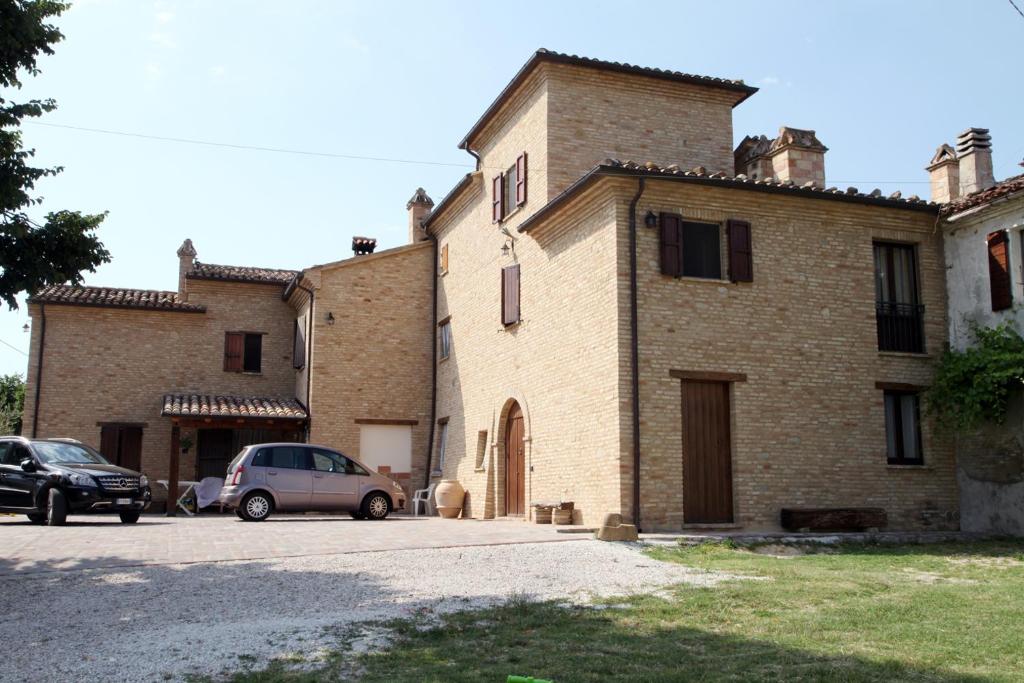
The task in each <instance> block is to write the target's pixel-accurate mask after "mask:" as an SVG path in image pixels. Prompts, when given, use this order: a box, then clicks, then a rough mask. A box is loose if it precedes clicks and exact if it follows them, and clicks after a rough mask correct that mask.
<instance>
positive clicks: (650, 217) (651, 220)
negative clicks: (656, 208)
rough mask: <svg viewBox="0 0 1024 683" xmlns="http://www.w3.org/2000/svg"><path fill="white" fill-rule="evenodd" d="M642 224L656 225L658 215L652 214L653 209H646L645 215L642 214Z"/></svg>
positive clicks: (649, 226) (653, 226)
mask: <svg viewBox="0 0 1024 683" xmlns="http://www.w3.org/2000/svg"><path fill="white" fill-rule="evenodd" d="M644 225H646V226H647V227H648V228H656V227H658V217H657V216H655V215H654V212H653V211H648V212H647V215H646V216H644Z"/></svg>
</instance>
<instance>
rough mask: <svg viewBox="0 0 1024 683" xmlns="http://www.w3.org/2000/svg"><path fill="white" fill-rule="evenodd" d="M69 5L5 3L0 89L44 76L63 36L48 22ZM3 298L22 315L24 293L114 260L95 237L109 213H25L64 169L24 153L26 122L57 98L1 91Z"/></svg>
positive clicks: (1, 8)
mask: <svg viewBox="0 0 1024 683" xmlns="http://www.w3.org/2000/svg"><path fill="white" fill-rule="evenodd" d="M67 8H68V5H67V4H66V3H62V2H52V1H51V0H37V1H35V2H31V1H29V0H0V88H6V89H10V88H21V80H20V79H19V77H18V74H19V72H20V71H25V72H27V73H28V74H29V75H30V76H35V75H36V74H38V73H39V69H38V67H37V66H36V58H37V57H38V56H39V55H40V54H46V55H49V54H53V48H52V47H51V46H52V45H53V44H55V43H58V42H60V41H61V40H63V38H64V36H63V35H62V34H61V32H60V31H58V30H57V28H56V27H55V26H53V25H52V24H48V23H46V20H47V19H49V18H50V17H56V16H60V15H61V14H62V13H63V12H64V11H65V10H66V9H67ZM0 94H2V95H3V96H0V298H2V299H3V300H4V301H5V302H6V303H7V305H8V306H9V307H10V308H17V302H16V300H15V296H16V295H17V294H18V293H19V292H24V291H29V292H32V291H36V290H39V289H41V288H43V287H45V286H47V285H52V284H61V283H64V282H73V283H79V282H81V281H82V275H81V274H82V272H83V271H85V270H88V271H95V270H96V266H98V265H100V264H102V263H107V262H108V261H110V254H109V252H107V250H106V249H105V248H104V247H103V244H102V243H101V242H100V241H99V239H98V238H97V237H96V235H95V234H94V232H95V230H96V228H97V226H99V224H100V223H101V222H102V221H103V219H104V218H105V217H106V214H105V213H104V214H95V215H83V214H82V213H80V212H78V211H55V212H50V213H48V214H46V217H45V219H44V222H43V223H41V224H40V223H38V222H36V221H35V220H33V219H32V218H30V217H29V215H28V213H27V210H28V209H29V208H30V207H33V206H38V205H39V204H41V203H42V198H41V197H39V196H36V195H34V193H33V191H34V190H35V187H36V182H37V181H39V180H40V179H42V178H45V177H47V176H54V175H57V174H58V173H60V172H61V171H62V170H63V168H62V167H59V166H58V167H53V168H37V167H34V166H31V165H30V161H31V159H32V157H33V156H35V150H34V149H24V148H23V147H22V139H21V131H20V130H18V127H19V126H20V125H21V122H22V119H25V118H33V117H38V116H42V115H43V114H44V113H46V112H50V111H53V110H54V109H55V108H56V107H57V105H56V103H55V102H54V101H53V100H52V99H47V100H29V101H27V102H12V101H10V100H9V99H7V97H8V95H7V92H6V91H2V90H0Z"/></svg>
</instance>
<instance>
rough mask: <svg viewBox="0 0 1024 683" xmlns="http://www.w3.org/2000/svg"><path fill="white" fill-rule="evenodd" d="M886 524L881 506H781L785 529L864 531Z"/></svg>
mask: <svg viewBox="0 0 1024 683" xmlns="http://www.w3.org/2000/svg"><path fill="white" fill-rule="evenodd" d="M886 524H888V518H887V516H886V514H885V510H883V509H882V508H813V509H812V508H782V528H783V529H786V530H787V531H866V530H868V529H882V528H884V527H885V525H886Z"/></svg>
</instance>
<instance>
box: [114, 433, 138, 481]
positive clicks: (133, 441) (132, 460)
mask: <svg viewBox="0 0 1024 683" xmlns="http://www.w3.org/2000/svg"><path fill="white" fill-rule="evenodd" d="M120 441H121V444H120V449H119V452H118V456H117V464H118V465H120V466H121V467H127V468H128V469H130V470H135V471H136V472H138V471H140V470H141V469H142V427H122V428H121V439H120Z"/></svg>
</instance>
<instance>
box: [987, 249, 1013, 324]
mask: <svg viewBox="0 0 1024 683" xmlns="http://www.w3.org/2000/svg"><path fill="white" fill-rule="evenodd" d="M987 242H988V286H989V292H990V293H991V298H992V310H993V311H1003V310H1006V309H1007V308H1010V306H1012V305H1013V289H1012V283H1011V280H1010V241H1009V238H1008V237H1007V234H1006V231H1005V230H1000V231H999V232H994V233H992V234H991V235H989V236H988V239H987Z"/></svg>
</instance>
